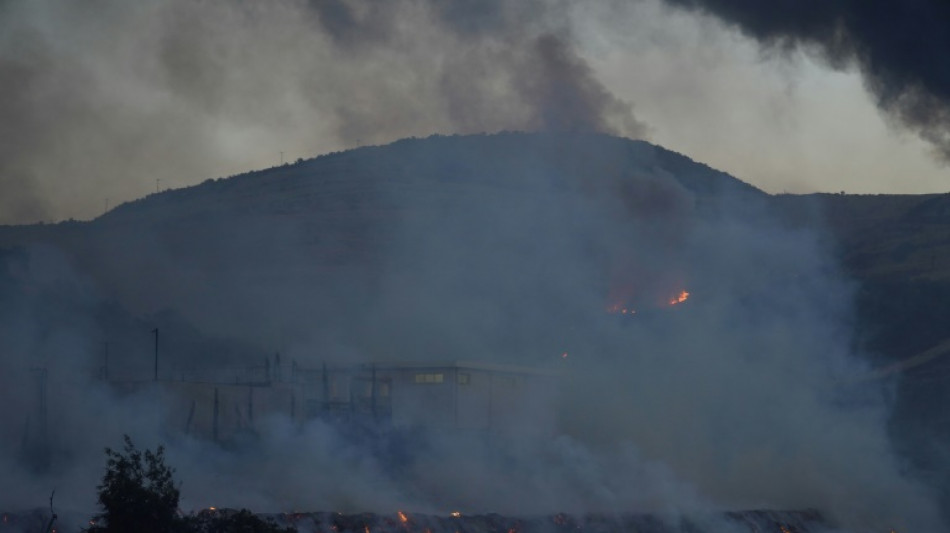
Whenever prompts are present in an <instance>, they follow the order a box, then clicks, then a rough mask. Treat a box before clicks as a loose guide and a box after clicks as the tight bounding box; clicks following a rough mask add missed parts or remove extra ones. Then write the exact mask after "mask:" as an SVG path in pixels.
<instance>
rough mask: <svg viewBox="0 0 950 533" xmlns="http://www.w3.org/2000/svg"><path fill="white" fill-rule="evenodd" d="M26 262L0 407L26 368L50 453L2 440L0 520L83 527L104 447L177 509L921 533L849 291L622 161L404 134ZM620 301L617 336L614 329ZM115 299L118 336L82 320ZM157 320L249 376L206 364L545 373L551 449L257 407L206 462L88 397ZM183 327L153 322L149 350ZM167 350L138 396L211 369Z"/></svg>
mask: <svg viewBox="0 0 950 533" xmlns="http://www.w3.org/2000/svg"><path fill="white" fill-rule="evenodd" d="M67 229H68V228H67ZM51 231H55V228H54V229H51ZM41 240H46V241H48V242H52V243H53V245H54V246H56V247H58V248H59V249H60V250H61V252H55V251H50V250H49V249H47V248H45V247H40V248H35V247H28V248H26V249H25V250H21V251H18V252H16V253H14V254H12V255H11V257H8V258H7V259H6V260H5V263H4V270H3V275H2V277H0V279H3V280H5V283H4V284H3V285H0V290H3V293H2V300H0V301H3V302H13V303H12V305H11V306H10V307H6V306H5V307H4V308H3V311H4V313H3V314H2V315H0V319H2V320H0V334H2V336H3V338H5V339H10V340H8V341H7V342H6V345H7V346H9V347H11V348H10V349H8V350H5V351H4V352H3V354H4V355H3V357H4V364H5V365H7V366H8V367H9V369H10V370H9V372H4V373H3V374H0V379H3V380H5V381H4V384H6V381H9V387H7V386H4V387H0V390H2V391H4V394H10V395H11V398H10V399H9V403H10V404H13V403H16V402H20V403H21V404H27V402H23V401H21V400H19V398H23V397H30V396H31V395H35V387H34V386H33V385H32V384H33V381H31V379H32V378H31V377H30V370H29V369H30V368H31V367H33V366H42V367H45V368H47V369H48V370H49V383H50V394H49V398H50V399H49V410H50V413H49V419H50V428H51V434H52V438H51V439H50V441H51V442H52V443H53V448H54V453H53V454H52V459H51V460H52V468H50V469H49V470H48V471H47V473H46V474H42V475H37V474H35V473H33V472H31V471H30V470H29V469H28V468H25V467H24V465H23V463H22V462H19V461H18V460H17V454H18V451H19V450H22V443H21V442H19V441H18V440H14V441H13V442H10V441H9V440H8V441H7V442H5V443H4V450H3V451H4V453H3V454H2V456H0V460H2V461H3V462H4V465H3V466H4V469H5V471H7V472H12V473H13V474H11V475H8V476H6V477H4V478H3V479H2V480H0V483H2V484H3V485H0V494H6V495H9V498H11V500H13V501H12V505H22V506H26V505H29V504H30V501H31V500H30V499H31V496H32V495H36V494H40V495H42V497H45V494H46V491H47V489H48V487H49V485H50V484H54V485H55V486H57V487H62V488H61V489H59V491H58V492H57V498H61V500H60V501H61V502H62V505H64V506H65V505H73V506H76V507H78V508H80V509H88V508H89V507H90V506H91V503H92V485H93V483H94V480H95V479H96V477H97V473H98V469H97V467H96V465H98V464H99V461H100V460H101V446H104V445H110V444H112V445H114V443H115V442H117V441H118V439H119V434H120V433H121V432H128V433H131V434H132V435H133V437H134V438H135V439H136V441H137V442H139V443H140V444H141V445H147V446H151V445H154V444H156V443H159V442H165V443H168V444H169V445H170V449H169V458H170V461H171V463H172V464H173V465H174V466H176V467H177V468H178V475H179V477H180V479H181V480H182V481H183V493H184V495H185V498H184V502H183V504H184V505H185V506H187V507H189V508H196V507H203V506H208V505H215V506H219V507H220V506H250V507H252V508H255V509H259V510H286V509H306V510H320V509H325V510H337V509H339V510H343V511H362V510H375V511H390V512H391V511H394V510H395V509H410V510H419V511H431V512H437V513H447V512H448V511H450V510H460V511H462V512H464V513H469V512H487V511H495V512H503V513H521V514H531V513H550V512H569V513H573V512H584V511H589V510H595V511H601V512H630V511H647V512H668V513H673V514H674V515H675V514H676V513H679V512H696V511H709V510H717V509H748V508H785V509H789V508H818V509H820V510H821V511H822V512H823V513H825V514H826V515H827V516H829V517H831V519H832V520H834V521H836V522H837V523H839V524H840V525H842V527H846V528H855V529H856V530H859V531H860V530H863V529H862V528H865V529H866V528H874V529H877V528H883V529H885V530H886V528H888V527H898V528H899V529H904V528H905V527H911V526H917V527H919V528H920V529H921V530H928V531H932V530H935V529H936V528H938V527H939V518H938V513H937V510H936V507H935V505H934V503H933V498H932V496H931V495H930V494H929V493H928V491H927V490H926V488H925V486H924V485H923V484H922V483H921V482H919V481H917V480H916V479H915V478H914V477H913V476H912V475H910V474H908V473H905V472H904V471H903V470H902V466H901V460H900V459H899V458H898V457H897V456H896V455H895V454H894V453H893V451H892V446H891V443H890V441H889V439H888V436H887V431H886V422H887V415H888V411H887V403H886V401H885V396H884V391H883V390H882V389H881V388H880V387H879V386H878V384H875V383H871V384H869V385H868V386H866V387H863V388H859V389H858V390H851V388H849V387H848V386H846V385H843V384H844V383H847V382H849V381H850V380H852V379H853V378H854V377H855V376H860V375H861V373H862V372H864V370H865V365H864V363H862V362H861V360H860V359H859V358H858V357H856V356H855V354H853V353H852V352H851V346H850V345H851V338H850V320H851V309H850V294H851V287H850V284H849V283H848V282H847V281H845V280H843V279H842V278H841V276H840V275H839V274H838V272H837V268H836V265H835V264H834V263H833V261H832V259H831V258H832V257H833V254H831V253H829V250H828V249H827V247H826V246H825V244H824V242H823V239H822V235H820V234H815V233H813V232H811V231H809V230H806V229H795V228H788V227H785V226H783V225H782V224H779V223H778V222H777V221H775V220H774V219H773V218H772V217H771V216H770V215H769V213H768V211H767V206H766V204H765V195H763V194H762V193H761V192H760V191H757V190H756V189H754V188H752V187H749V186H747V185H745V184H743V183H741V182H738V181H737V180H735V179H733V178H731V177H729V176H728V175H725V174H722V173H719V172H716V171H714V170H712V169H709V168H708V167H704V166H702V165H699V164H696V163H693V162H691V161H689V160H688V159H686V158H685V157H683V156H679V155H678V154H675V153H671V152H668V151H665V150H663V149H662V148H659V147H654V146H651V145H649V144H647V143H640V142H633V141H629V140H624V139H619V138H614V137H608V136H602V135H577V134H574V135H567V134H562V135H541V134H539V135H520V134H507V135H496V136H471V137H448V138H446V137H436V138H430V139H426V140H406V141H402V142H398V143H395V144H393V145H389V146H384V147H372V148H363V149H359V150H355V151H350V152H344V153H337V154H331V155H328V156H325V157H321V158H318V159H316V160H312V161H307V162H303V163H300V164H297V165H292V166H288V167H281V168H279V169H275V170H271V171H267V172H260V173H255V174H250V175H245V176H240V177H237V178H234V179H231V180H220V181H214V182H208V183H205V184H203V185H201V186H198V187H194V188H191V189H186V190H183V191H169V192H166V193H163V194H161V195H155V196H152V197H150V198H148V199H145V200H143V201H140V202H138V203H135V204H130V205H126V206H123V207H122V208H121V209H118V210H116V211H115V212H113V213H111V214H110V215H108V216H106V217H103V218H101V219H99V220H98V221H96V222H93V223H89V224H84V225H79V226H78V228H74V231H73V233H69V234H66V236H64V237H61V238H46V239H41ZM142 242H146V243H150V244H149V245H147V246H142V245H139V244H138V243H142ZM683 290H688V291H689V293H690V296H689V299H688V300H687V301H686V302H683V303H681V304H677V305H675V306H674V305H671V304H670V298H671V297H676V295H678V294H680V293H681V291H683ZM617 303H620V304H622V305H623V306H625V307H631V308H635V309H636V310H637V313H636V314H635V315H633V316H630V315H624V316H621V315H618V314H612V313H611V312H610V308H611V307H612V306H613V305H614V304H617ZM115 306H119V307H120V308H121V309H124V310H126V311H125V312H126V313H127V314H125V315H123V314H122V313H119V312H116V313H117V314H118V316H117V317H112V318H99V319H96V320H88V317H90V316H94V317H103V316H104V315H106V313H105V312H104V311H103V309H104V308H112V307H115ZM160 310H170V311H173V312H174V313H175V314H176V315H177V316H179V317H181V318H180V322H184V323H186V324H190V325H191V326H192V327H194V328H195V329H197V330H198V331H201V332H203V333H204V334H205V335H207V336H208V337H214V338H229V339H232V340H238V341H240V344H242V345H243V346H245V347H247V349H248V350H249V351H250V352H251V353H252V355H251V357H249V358H241V357H238V356H234V357H233V358H231V359H233V360H241V361H251V362H254V361H256V360H257V358H258V357H259V355H256V354H255V353H254V349H255V348H256V347H258V346H260V347H262V348H261V349H260V350H261V351H260V352H258V353H260V354H266V355H268V356H269V355H270V354H271V353H272V350H275V349H279V350H280V351H281V353H282V354H283V357H284V359H285V360H288V359H294V360H296V361H297V362H298V363H299V364H301V365H303V366H307V367H310V368H319V365H320V363H321V362H322V361H330V362H338V363H341V362H346V363H365V362H370V361H382V362H387V361H388V362H409V361H420V360H428V361H432V360H436V361H438V360H446V359H447V360H459V359H460V360H465V359H475V360H481V361H487V362H492V363H505V364H518V365H530V366H534V367H539V368H543V369H546V370H550V371H554V372H556V373H558V374H559V375H560V376H561V384H560V391H559V395H558V398H557V400H556V403H555V405H553V406H550V408H551V409H555V410H556V412H557V414H558V420H557V427H556V429H555V432H554V434H553V435H543V436H541V437H536V436H533V435H531V431H527V432H525V433H524V434H522V433H517V434H513V435H505V434H492V435H491V436H490V438H489V437H487V436H485V435H483V436H481V437H472V435H470V434H468V435H464V434H463V435H461V436H459V435H453V434H451V433H448V434H445V433H435V434H432V435H428V434H425V432H419V433H413V434H412V436H413V438H411V439H409V440H408V441H401V442H403V443H404V445H401V446H390V445H389V444H387V443H386V441H384V442H383V443H382V444H380V443H378V442H374V441H370V442H367V441H366V440H365V439H363V440H361V439H359V438H356V439H354V438H353V435H347V434H346V432H344V431H339V430H338V428H337V427H335V426H333V425H332V424H329V423H326V422H324V421H322V420H320V419H314V420H310V421H308V422H306V423H304V424H302V425H300V426H298V425H297V424H295V423H292V422H290V421H289V420H288V419H287V418H286V416H283V415H279V414H277V415H275V416H272V417H263V414H259V416H260V417H261V418H259V419H258V420H257V423H256V424H255V427H254V431H255V433H256V436H255V437H253V438H249V439H248V441H246V442H243V443H242V442H236V443H232V446H233V447H232V448H226V449H222V448H221V447H219V446H217V445H215V444H212V443H210V442H207V441H203V440H201V439H197V438H194V437H193V436H188V435H184V434H182V431H181V428H182V427H184V426H185V422H184V420H185V419H186V418H187V406H186V407H184V408H176V407H175V404H174V402H171V401H169V399H168V398H166V397H163V395H162V393H160V392H157V391H149V390H148V389H147V388H144V389H141V390H140V392H139V393H136V394H129V395H126V396H124V397H123V396H121V394H120V391H119V390H116V389H121V386H118V387H116V388H113V387H111V386H106V385H104V384H103V383H102V382H101V381H98V380H96V379H95V378H94V377H93V376H95V375H96V373H95V369H96V368H97V366H98V365H99V363H100V362H101V361H102V353H101V343H102V342H103V341H104V340H110V339H115V338H118V339H119V340H113V342H114V343H115V345H119V346H124V347H125V348H123V349H120V348H118V347H115V345H114V347H113V349H112V350H110V353H111V354H112V355H111V358H112V360H113V361H114V363H113V364H116V365H118V364H119V362H120V361H125V364H126V367H125V368H124V369H122V370H123V372H125V373H126V374H125V375H124V376H115V378H118V377H122V378H125V379H126V381H128V380H134V379H139V380H141V379H143V378H144V379H147V378H148V377H149V376H151V361H152V359H151V351H150V350H151V344H150V342H149V341H150V337H149V327H150V326H151V320H152V319H151V318H150V317H152V316H154V315H155V314H156V312H157V311H160ZM129 316H135V317H140V318H135V319H132V318H129ZM75 317H85V318H86V320H74V318H75ZM116 323H119V324H120V325H124V326H125V327H115V324H116ZM182 330H183V328H181V327H164V326H163V331H164V332H165V333H164V335H166V337H167V338H169V339H171V338H174V337H175V336H176V335H179V332H180V331H182ZM136 332H137V333H136ZM123 335H125V336H134V335H139V337H138V339H139V340H138V343H139V344H138V346H136V343H135V342H134V341H128V340H123V337H122V336H123ZM274 347H276V348H274ZM186 348H187V347H183V348H181V349H180V350H174V351H173V350H170V349H169V350H167V351H166V352H163V353H164V354H165V355H164V356H163V361H162V365H163V366H162V368H161V371H160V373H161V378H162V379H163V380H169V381H170V382H174V381H175V379H176V378H177V376H178V372H179V371H180V370H181V369H188V368H190V366H189V365H199V364H206V366H208V367H209V368H212V369H213V368H215V367H216V365H218V364H220V362H219V360H215V359H214V358H210V357H208V354H214V353H216V352H215V351H214V350H212V349H208V350H206V351H205V352H204V353H201V351H200V350H199V351H194V352H188V351H187V350H186ZM564 353H567V356H566V357H565V356H564V355H563V354H564ZM112 371H113V372H115V373H118V371H119V367H118V366H116V367H115V368H113V370H112ZM119 398H122V399H121V401H120V400H119ZM5 399H6V398H5ZM176 409H177V410H176ZM35 413H36V411H35V410H12V411H4V412H3V416H4V418H5V420H3V423H4V425H5V427H13V428H17V430H18V433H17V435H19V434H21V433H22V434H24V435H28V434H32V433H30V432H32V431H33V430H32V429H29V428H34V427H35V423H36V422H35V421H36V420H37V416H36V414H35ZM542 414H543V413H540V412H539V416H538V419H541V418H544V417H543V416H541V415H542ZM30 421H33V422H32V423H33V424H34V425H32V426H31V425H30V423H31V422H30ZM21 428H22V429H21ZM528 429H530V428H528ZM26 442H27V443H28V442H29V441H26ZM14 488H16V490H14ZM35 497H36V496H33V498H34V499H35Z"/></svg>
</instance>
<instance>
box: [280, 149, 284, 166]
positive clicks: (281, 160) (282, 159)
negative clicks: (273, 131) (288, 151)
mask: <svg viewBox="0 0 950 533" xmlns="http://www.w3.org/2000/svg"><path fill="white" fill-rule="evenodd" d="M280 164H281V166H283V164H284V152H281V153H280Z"/></svg>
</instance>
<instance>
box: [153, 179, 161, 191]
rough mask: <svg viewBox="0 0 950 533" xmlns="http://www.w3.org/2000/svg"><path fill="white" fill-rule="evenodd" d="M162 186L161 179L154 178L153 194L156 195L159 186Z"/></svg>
mask: <svg viewBox="0 0 950 533" xmlns="http://www.w3.org/2000/svg"><path fill="white" fill-rule="evenodd" d="M161 184H162V178H155V194H158V191H159V185H161Z"/></svg>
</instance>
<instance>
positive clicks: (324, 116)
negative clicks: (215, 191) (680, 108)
mask: <svg viewBox="0 0 950 533" xmlns="http://www.w3.org/2000/svg"><path fill="white" fill-rule="evenodd" d="M87 7H88V6H87ZM87 7H83V8H80V7H79V6H69V5H64V4H61V3H59V2H45V1H44V2H21V1H14V2H4V4H3V6H0V18H2V21H0V73H2V74H3V75H2V80H3V81H2V82H0V83H2V85H0V118H2V121H0V124H2V125H0V138H2V139H3V142H2V143H0V144H2V148H0V150H2V152H0V160H2V163H0V187H2V189H0V223H14V222H16V223H22V222H35V221H38V220H49V219H54V220H55V219H60V218H65V217H66V216H79V217H83V218H85V217H89V216H91V215H93V214H98V213H101V212H102V210H103V209H105V208H107V207H108V206H110V205H112V206H114V205H118V204H119V203H121V201H124V200H128V199H130V198H135V197H140V196H142V195H144V194H145V193H147V192H149V191H150V190H154V189H166V188H169V187H175V186H181V185H185V184H192V183H195V182H197V181H199V180H201V179H205V178H207V177H209V176H220V175H222V174H229V173H230V174H233V173H237V172H238V171H243V170H246V169H247V168H255V167H260V166H262V163H264V162H266V163H267V164H268V165H269V164H274V163H278V162H279V160H280V159H281V158H284V159H286V160H294V159H297V158H298V157H309V156H311V155H313V154H314V153H318V152H324V151H326V150H328V149H334V148H339V147H344V146H354V145H357V144H367V143H378V142H388V141H392V140H395V139H397V138H402V137H408V136H412V135H429V134H432V133H434V132H436V133H438V132H442V133H477V132H484V131H499V130H505V129H508V130H555V131H600V132H609V133H616V134H622V135H626V136H632V137H642V136H643V135H644V133H645V127H644V125H643V124H642V123H641V122H639V121H638V120H637V119H636V117H635V116H634V115H633V113H632V108H631V106H630V104H629V103H627V102H623V101H622V100H620V99H618V98H617V97H616V96H614V95H612V94H611V93H610V92H609V91H607V90H606V89H605V88H604V86H603V85H602V84H601V83H600V81H599V80H598V79H597V78H596V77H595V76H594V75H593V73H592V71H591V69H590V68H589V67H588V66H587V63H586V60H585V59H584V58H583V57H582V56H581V55H579V54H578V51H577V47H576V39H574V38H573V37H572V35H571V22H570V19H569V16H568V10H566V9H564V8H563V6H559V5H558V4H557V3H549V2H543V1H532V2H521V3H519V4H518V5H517V6H511V5H509V4H508V3H505V2H478V3H468V2H461V3H456V2H440V1H436V0H431V1H424V2H414V1H400V2H386V3H378V2H364V1H357V2H345V1H338V0H332V1H311V2H304V1H293V0H287V1H282V2H276V3H268V4H267V5H259V6H248V5H243V4H240V3H233V2H227V1H216V2H202V3H199V4H195V3H193V2H182V1H177V0H168V1H164V2H159V3H157V4H150V5H148V6H144V5H129V4H127V3H121V2H107V1H103V2H97V3H96V5H95V9H92V8H87ZM222 161H224V162H225V163H224V164H223V165H222V163H221V162H222Z"/></svg>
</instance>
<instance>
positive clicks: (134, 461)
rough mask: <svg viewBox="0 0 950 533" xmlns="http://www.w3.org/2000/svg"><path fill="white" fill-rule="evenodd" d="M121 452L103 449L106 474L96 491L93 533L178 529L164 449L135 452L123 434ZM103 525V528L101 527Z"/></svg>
mask: <svg viewBox="0 0 950 533" xmlns="http://www.w3.org/2000/svg"><path fill="white" fill-rule="evenodd" d="M124 438H125V446H124V453H122V452H117V451H115V450H112V449H111V448H106V457H108V461H107V463H106V473H105V475H104V476H103V478H102V483H101V484H100V485H99V486H98V489H99V506H100V507H101V508H102V513H101V514H99V515H96V517H95V524H96V525H94V526H93V527H91V528H90V529H89V531H91V532H94V533H126V532H130V531H137V532H141V533H169V532H171V531H176V530H180V529H181V520H180V519H179V518H178V499H179V496H180V495H179V491H178V489H177V488H176V487H175V484H174V482H173V480H172V474H173V473H174V471H173V470H172V469H171V468H169V467H168V466H166V465H165V449H164V448H163V447H162V446H159V447H158V449H157V450H156V451H155V452H152V451H151V450H145V452H141V451H139V450H138V449H136V447H135V445H134V444H133V443H132V439H131V438H129V436H128V435H125V437H124ZM103 522H104V525H100V524H101V523H103Z"/></svg>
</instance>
